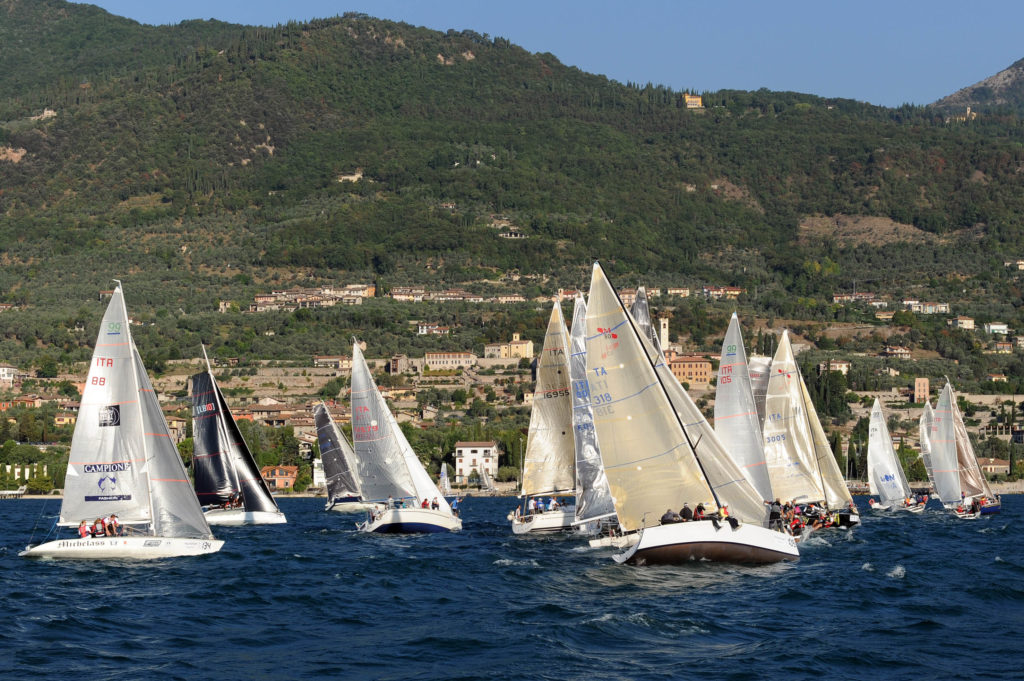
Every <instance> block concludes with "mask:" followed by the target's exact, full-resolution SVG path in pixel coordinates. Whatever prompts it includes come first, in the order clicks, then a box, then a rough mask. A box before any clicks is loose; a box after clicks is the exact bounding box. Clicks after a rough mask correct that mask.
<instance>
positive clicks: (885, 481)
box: [868, 397, 924, 513]
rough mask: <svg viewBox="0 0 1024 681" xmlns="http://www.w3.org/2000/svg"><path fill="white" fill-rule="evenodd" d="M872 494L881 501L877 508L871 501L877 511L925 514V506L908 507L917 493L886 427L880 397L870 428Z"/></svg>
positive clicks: (869, 460) (873, 409) (913, 505)
mask: <svg viewBox="0 0 1024 681" xmlns="http://www.w3.org/2000/svg"><path fill="white" fill-rule="evenodd" d="M868 493H869V494H872V495H875V496H877V497H878V503H877V504H875V503H872V502H873V501H874V500H873V499H872V500H870V501H869V504H870V505H871V507H872V508H875V509H880V510H891V509H894V508H898V509H904V510H907V511H911V512H914V513H918V512H920V511H923V510H924V504H918V503H916V502H915V503H912V504H910V505H908V504H907V503H906V502H907V499H911V498H912V497H913V493H912V492H911V491H910V485H909V484H907V476H906V475H905V474H904V472H903V466H902V465H900V462H899V459H897V458H896V452H895V450H893V448H892V436H891V435H889V426H888V425H886V423H885V414H884V413H883V412H882V405H881V403H880V402H879V401H878V398H877V397H876V398H875V404H874V406H872V408H871V423H870V426H869V428H868Z"/></svg>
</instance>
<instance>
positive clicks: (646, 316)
mask: <svg viewBox="0 0 1024 681" xmlns="http://www.w3.org/2000/svg"><path fill="white" fill-rule="evenodd" d="M629 312H630V314H632V315H633V319H634V320H635V321H636V325H637V328H639V330H640V335H641V336H643V337H644V338H646V339H647V340H648V341H649V342H650V343H651V345H653V346H654V350H655V352H657V353H658V354H659V355H663V354H664V348H662V347H661V341H660V340H658V330H657V329H655V328H654V322H653V320H652V319H651V307H650V304H649V303H648V301H647V289H646V288H644V287H643V286H641V287H639V288H638V289H637V290H636V299H635V300H634V301H633V305H632V306H631V307H630V309H629Z"/></svg>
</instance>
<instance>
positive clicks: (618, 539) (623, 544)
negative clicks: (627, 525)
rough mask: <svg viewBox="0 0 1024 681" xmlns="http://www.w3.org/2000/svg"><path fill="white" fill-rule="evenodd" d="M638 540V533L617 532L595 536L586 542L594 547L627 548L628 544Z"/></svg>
mask: <svg viewBox="0 0 1024 681" xmlns="http://www.w3.org/2000/svg"><path fill="white" fill-rule="evenodd" d="M638 541H640V533H639V532H630V533H629V534H619V535H610V536H609V535H606V536H603V537H596V538H594V539H591V540H590V541H589V542H588V543H589V544H590V546H591V547H593V548H595V549H598V548H606V547H611V548H616V549H628V548H629V547H630V546H632V545H633V544H636V543H637V542H638Z"/></svg>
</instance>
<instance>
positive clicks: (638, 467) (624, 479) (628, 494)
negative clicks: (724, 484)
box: [587, 264, 717, 530]
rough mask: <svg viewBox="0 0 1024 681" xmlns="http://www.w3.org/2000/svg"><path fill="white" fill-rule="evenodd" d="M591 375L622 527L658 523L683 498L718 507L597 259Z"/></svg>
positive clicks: (590, 313) (590, 322)
mask: <svg viewBox="0 0 1024 681" xmlns="http://www.w3.org/2000/svg"><path fill="white" fill-rule="evenodd" d="M587 376H589V377H590V391H591V403H592V405H593V410H594V427H595V429H596V431H597V437H598V441H599V442H600V443H601V458H602V459H603V460H604V466H605V473H606V474H607V476H608V483H609V486H610V488H611V492H612V498H613V499H614V502H615V510H616V512H617V514H618V516H619V523H620V525H621V526H622V527H623V528H624V529H626V530H636V529H640V528H642V527H644V526H645V525H654V524H656V523H657V521H658V518H660V516H661V514H662V513H664V512H665V509H667V508H679V507H681V506H682V503H683V502H684V501H689V502H690V503H691V504H694V505H696V504H697V503H703V504H705V505H706V506H708V507H709V508H710V509H714V508H715V507H717V504H716V503H715V500H714V495H713V494H712V492H711V488H710V487H709V486H708V483H707V481H706V480H705V478H704V474H703V473H702V471H701V469H700V465H699V464H698V462H697V459H696V456H695V455H694V453H693V450H692V449H691V447H690V444H689V442H688V441H687V439H686V434H685V433H684V432H683V428H682V425H681V424H680V422H679V418H678V417H677V416H676V414H675V412H674V411H673V409H672V404H671V402H669V399H668V396H667V394H666V392H665V388H664V387H663V386H662V384H661V380H660V379H659V377H658V374H657V373H656V371H655V370H654V367H653V365H652V363H651V361H650V358H649V357H648V354H647V350H646V349H645V347H644V345H643V344H642V342H641V339H640V336H639V335H638V334H637V331H636V330H635V329H634V327H633V323H632V321H631V320H630V318H629V317H628V316H627V313H626V310H625V308H623V307H622V304H621V301H620V300H619V298H618V296H617V295H616V294H615V291H614V290H613V289H612V287H611V284H610V283H609V282H608V280H607V278H606V277H605V275H604V271H603V270H602V269H601V267H600V265H597V264H595V265H594V271H593V277H592V279H591V283H590V298H589V301H588V304H587Z"/></svg>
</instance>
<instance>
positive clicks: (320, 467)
mask: <svg viewBox="0 0 1024 681" xmlns="http://www.w3.org/2000/svg"><path fill="white" fill-rule="evenodd" d="M313 487H319V488H320V489H324V488H325V487H327V476H325V475H324V460H323V459H313Z"/></svg>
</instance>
